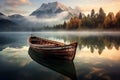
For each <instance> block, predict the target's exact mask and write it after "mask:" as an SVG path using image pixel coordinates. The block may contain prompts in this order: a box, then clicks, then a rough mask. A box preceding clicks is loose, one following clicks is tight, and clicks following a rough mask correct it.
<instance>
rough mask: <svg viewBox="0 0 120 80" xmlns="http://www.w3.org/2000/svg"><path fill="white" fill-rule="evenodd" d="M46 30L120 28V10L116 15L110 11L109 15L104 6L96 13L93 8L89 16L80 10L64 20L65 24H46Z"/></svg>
mask: <svg viewBox="0 0 120 80" xmlns="http://www.w3.org/2000/svg"><path fill="white" fill-rule="evenodd" d="M44 29H45V30H47V29H48V30H50V29H51V30H120V11H119V12H118V13H117V14H116V15H114V13H113V12H109V13H108V15H106V13H105V12H104V10H103V9H102V8H100V9H99V12H98V13H96V12H95V10H94V9H92V10H91V12H90V14H88V15H87V16H86V15H85V14H84V13H82V12H80V13H79V16H74V17H72V18H71V19H69V20H67V21H64V23H63V24H58V25H54V26H53V27H49V26H46V27H44Z"/></svg>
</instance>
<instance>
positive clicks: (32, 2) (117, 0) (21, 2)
mask: <svg viewBox="0 0 120 80" xmlns="http://www.w3.org/2000/svg"><path fill="white" fill-rule="evenodd" d="M55 1H58V2H60V3H63V4H64V5H66V6H68V7H72V8H75V7H80V9H81V12H82V13H85V14H88V13H90V11H91V9H95V11H96V12H98V11H99V8H100V7H102V8H103V9H104V11H105V12H106V13H109V12H114V14H116V13H117V12H118V11H120V6H119V5H120V0H0V12H2V13H4V14H5V15H12V14H21V15H24V16H28V15H30V14H31V13H32V12H33V11H34V10H36V9H38V8H39V7H40V6H41V4H42V3H48V2H55Z"/></svg>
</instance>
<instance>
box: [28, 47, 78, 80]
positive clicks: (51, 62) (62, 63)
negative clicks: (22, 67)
mask: <svg viewBox="0 0 120 80" xmlns="http://www.w3.org/2000/svg"><path fill="white" fill-rule="evenodd" d="M28 54H29V56H30V57H31V58H32V59H33V60H34V61H35V62H37V63H39V64H40V65H42V66H44V67H47V68H49V69H51V70H54V71H56V72H58V73H60V74H62V75H64V76H66V77H68V78H70V79H71V80H77V76H76V70H75V66H74V62H73V61H69V60H59V59H49V58H46V57H44V56H43V55H39V54H38V53H36V52H35V51H34V50H32V49H31V48H29V50H28Z"/></svg>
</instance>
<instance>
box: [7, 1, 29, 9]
mask: <svg viewBox="0 0 120 80" xmlns="http://www.w3.org/2000/svg"><path fill="white" fill-rule="evenodd" d="M6 4H7V5H9V6H12V7H17V6H21V5H30V4H31V2H30V1H29V0H6Z"/></svg>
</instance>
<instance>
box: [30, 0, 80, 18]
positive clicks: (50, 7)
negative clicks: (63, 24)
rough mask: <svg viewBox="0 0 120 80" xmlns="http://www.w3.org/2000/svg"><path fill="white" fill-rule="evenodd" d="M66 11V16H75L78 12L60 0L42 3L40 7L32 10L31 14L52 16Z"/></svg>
mask: <svg viewBox="0 0 120 80" xmlns="http://www.w3.org/2000/svg"><path fill="white" fill-rule="evenodd" d="M63 12H67V13H68V15H67V16H66V17H68V16H74V15H75V16H76V15H78V13H79V12H80V11H79V10H76V9H72V8H69V7H67V6H66V5H64V4H62V3H60V2H49V3H43V4H42V5H41V6H40V8H38V9H37V10H35V11H34V12H32V14H31V16H36V17H40V18H50V17H54V16H56V15H58V14H60V13H63Z"/></svg>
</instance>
